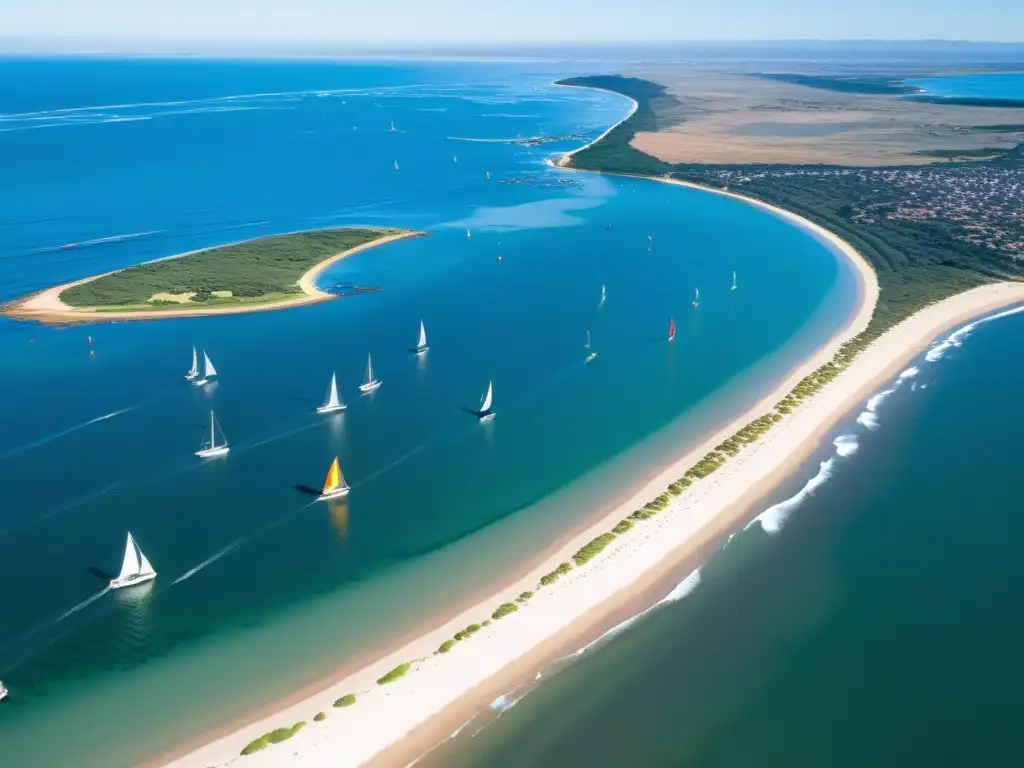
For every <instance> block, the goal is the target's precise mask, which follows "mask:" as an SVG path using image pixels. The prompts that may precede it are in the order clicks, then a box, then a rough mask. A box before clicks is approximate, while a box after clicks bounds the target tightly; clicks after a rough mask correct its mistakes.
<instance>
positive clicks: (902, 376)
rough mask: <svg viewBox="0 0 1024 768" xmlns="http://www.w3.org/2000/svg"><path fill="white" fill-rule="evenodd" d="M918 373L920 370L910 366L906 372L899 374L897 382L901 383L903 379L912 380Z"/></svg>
mask: <svg viewBox="0 0 1024 768" xmlns="http://www.w3.org/2000/svg"><path fill="white" fill-rule="evenodd" d="M920 372H921V369H920V368H918V367H917V366H916V365H915V366H912V367H910V368H907V370H905V371H904V372H903V373H901V374H900V378H899V380H900V381H903V379H910V378H913V377H914V376H917V374H919V373H920Z"/></svg>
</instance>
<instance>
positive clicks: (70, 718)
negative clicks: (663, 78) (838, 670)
mask: <svg viewBox="0 0 1024 768" xmlns="http://www.w3.org/2000/svg"><path fill="white" fill-rule="evenodd" d="M580 66H581V65H579V66H575V67H574V66H572V65H563V64H560V65H554V64H528V63H518V64H516V63H490V64H485V63H468V62H463V63H443V62H442V63H422V62H417V63H403V62H388V63H367V62H360V63H346V62H305V63H290V62H281V61H276V62H271V63H268V62H259V61H242V62H240V61H223V60H221V61H201V60H166V59H163V60H162V59H143V60H103V59H64V60H30V59H20V60H4V61H0V71H2V73H3V75H4V76H3V77H0V209H2V210H3V211H4V216H3V219H2V221H0V299H10V298H13V297H16V296H19V295H22V294H24V293H27V292H30V291H34V290H38V289H40V288H43V287H46V286H48V285H51V284H54V283H59V282H64V281H67V280H72V279H75V278H78V277H82V276H86V275H90V274H94V273H97V272H101V271H104V270H108V269H113V268H117V267H121V266H125V265H129V264H133V263H137V262H140V261H145V260H148V259H152V258H157V257H161V256H167V255H171V254H175V253H181V252H184V251H187V250H190V249H194V248H200V247H205V246H211V245H216V244H219V243H225V242H231V241H235V240H238V239H243V238H247V237H254V236H258V235H265V234H271V233H277V232H287V231H293V230H297V229H307V228H316V227H323V226H337V225H361V224H374V225H386V226H400V227H409V228H415V229H422V230H425V231H427V232H428V233H429V236H428V237H424V238H419V239H415V240H410V241H405V242H401V243H396V244H393V245H389V246H385V247H382V248H380V249H377V250H373V251H370V252H367V253H366V254H363V255H361V256H359V257H356V258H352V259H350V260H346V261H343V262H340V263H339V264H338V265H336V266H335V267H333V268H332V269H331V270H329V271H328V272H327V273H326V274H325V276H324V277H323V280H322V283H323V285H324V286H326V287H330V286H332V285H339V284H350V283H356V284H361V285H379V286H382V288H383V290H382V291H381V292H379V293H375V294H365V295H361V296H358V297H353V298H345V299H340V300H337V301H334V302H329V303H325V304H320V305H316V306H311V307H306V308H303V309H296V310H289V311H284V312H272V313H261V314H253V315H238V316H234V317H219V318H207V319H184V318H182V319H175V320H166V321H158V322H149V323H139V322H125V323H115V324H100V325H95V326H75V327H70V328H46V327H41V326H39V325H36V324H29V323H20V322H12V321H8V320H0V359H3V360H4V376H3V378H2V379H0V398H2V401H3V403H4V407H3V409H2V410H0V487H2V488H3V492H4V497H5V498H4V504H3V506H2V509H0V580H2V583H4V584H6V585H8V586H9V588H7V589H4V590H3V591H2V592H0V617H2V618H0V678H2V679H3V680H4V681H5V682H6V683H7V685H8V686H9V687H10V688H11V691H12V696H11V699H10V700H9V701H8V702H5V704H4V706H3V707H2V712H0V754H3V755H5V756H6V755H13V756H15V758H16V761H15V763H14V764H17V765H18V766H24V767H25V768H31V767H33V766H54V765H65V764H71V762H73V763H74V765H76V766H78V767H79V768H88V767H89V766H103V767H104V768H108V767H109V766H121V765H130V764H133V763H135V762H137V761H139V760H142V759H145V758H147V757H151V756H153V755H154V754H157V753H159V752H161V751H163V750H166V749H168V748H171V747H173V746H174V745H176V744H178V743H180V742H181V741H182V740H185V739H188V738H193V737H195V736H196V735H198V734H201V733H203V732H205V731H207V730H208V729H210V728H213V727H217V726H219V725H223V724H224V723H226V722H230V721H231V720H233V719H235V718H237V717H240V716H243V715H245V714H246V713H247V712H249V711H251V710H252V709H254V708H255V707H258V706H260V705H263V704H265V703H267V702H269V701H272V700H274V699H275V698H278V697H280V696H282V695H284V694H287V693H288V692H290V691H294V690H295V689H297V688H298V687H300V686H302V685H306V684H309V683H311V682H313V681H315V680H318V679H320V678H321V677H323V676H324V675H327V674H330V673H332V672H334V671H335V670H337V669H338V668H339V667H341V666H343V665H345V664H346V663H352V660H353V659H358V658H363V657H364V656H365V654H366V653H368V652H371V651H372V649H374V648H379V647H380V645H381V644H382V643H384V642H386V639H387V638H389V637H394V636H396V635H398V634H401V633H408V632H410V631H413V630H414V629H416V628H418V627H420V626H422V625H423V624H424V623H425V622H431V621H440V620H442V619H443V618H444V617H445V614H446V611H451V610H452V609H453V607H454V606H455V605H457V604H459V603H460V602H464V601H466V600H468V599H470V598H471V597H473V596H475V595H478V594H479V593H480V590H483V589H486V588H487V586H488V585H489V584H492V583H494V582H495V581H496V580H498V579H500V577H501V575H502V573H503V572H505V571H506V570H507V569H509V568H511V567H513V566H515V565H516V564H520V563H522V562H523V561H524V560H526V559H527V558H529V557H530V556H531V555H532V554H533V553H535V552H537V551H538V550H540V549H541V548H543V547H544V546H546V545H547V544H549V543H550V542H551V540H552V539H553V538H557V536H558V535H559V534H560V533H561V532H563V531H565V530H567V529H569V528H572V527H574V526H578V525H579V524H581V523H582V522H583V521H585V520H587V519H588V518H589V517H590V516H592V515H593V514H595V513H596V512H599V511H600V510H601V509H603V508H606V507H608V506H609V505H611V504H612V503H613V502H614V501H615V499H616V498H618V497H619V496H621V495H622V494H623V493H624V492H625V491H626V489H628V488H629V487H630V486H631V485H633V484H634V483H636V482H637V481H638V480H639V479H640V478H642V477H644V476H646V474H647V473H649V472H651V471H652V470H653V469H656V468H657V467H658V466H660V465H661V464H664V463H667V462H668V460H669V459H670V458H671V455H672V454H673V453H676V452H678V451H680V450H682V449H683V448H684V447H685V446H687V445H688V444H690V443H692V442H694V441H696V440H697V439H698V438H699V437H700V436H701V435H702V434H704V433H705V432H706V430H707V429H708V428H709V427H710V426H712V425H714V424H717V423H720V422H721V421H722V420H724V419H725V418H726V417H727V416H728V415H730V414H732V413H735V412H737V411H738V410H739V409H741V408H742V407H743V406H744V405H746V404H749V403H750V402H752V401H753V400H755V399H757V398H758V396H759V395H760V394H762V393H763V392H764V391H765V390H766V389H767V388H768V387H769V385H770V383H771V381H772V380H774V379H775V378H777V377H778V375H779V374H781V373H782V372H784V371H786V370H788V369H789V368H790V367H792V365H794V364H795V363H796V362H797V361H798V360H799V359H801V358H802V357H803V356H805V355H806V353H807V352H808V351H809V350H810V349H812V348H814V347H816V346H817V345H819V344H820V343H821V342H822V341H823V340H824V339H826V338H827V337H828V336H829V335H830V334H831V333H832V332H833V331H834V330H835V329H836V328H837V327H838V326H839V325H840V324H841V323H842V322H843V320H844V319H845V318H846V317H847V315H848V313H849V311H850V309H851V307H852V305H853V301H854V295H855V287H854V282H853V277H852V275H851V273H850V271H849V268H848V267H847V266H845V265H844V264H842V263H840V262H838V261H837V259H836V258H835V257H834V255H833V254H832V253H831V252H830V251H828V250H827V249H826V248H825V247H824V246H823V245H822V244H821V243H819V242H818V241H816V240H815V239H814V238H813V237H811V236H809V235H807V234H806V233H804V232H801V231H799V230H796V229H794V228H793V227H792V226H791V225H789V224H788V223H786V222H784V221H782V220H780V219H777V218H775V217H774V216H772V215H770V214H768V213H765V212H763V211H759V210H756V209H754V208H752V207H749V206H746V205H744V204H742V203H739V202H737V201H733V200H728V199H724V198H721V197H718V196H713V195H708V194H706V193H700V192H696V191H693V190H686V189H681V188H674V187H668V186H666V185H661V184H657V183H654V182H645V181H639V180H627V179H615V178H605V177H598V176H592V175H583V174H573V173H568V172H561V171H556V170H553V169H551V168H549V167H548V166H547V165H546V164H545V159H546V158H547V157H549V156H550V155H551V154H552V153H554V152H557V151H560V150H561V151H564V150H566V149H570V148H573V147H576V146H579V145H581V144H582V143H583V142H584V141H587V140H590V139H592V138H594V137H596V136H597V135H599V134H600V133H601V132H602V131H603V130H605V129H606V128H607V127H608V126H609V125H611V124H613V123H614V122H615V121H617V120H619V119H621V118H622V117H623V116H624V115H625V114H626V113H627V111H628V108H629V104H628V103H627V102H626V101H625V100H623V99H621V98H618V97H614V96H611V95H608V94H603V93H596V92H589V91H583V90H576V89H566V88H558V87H553V86H551V85H550V82H551V81H552V80H553V79H555V78H557V77H562V76H566V75H572V74H578V73H582V72H588V73H589V72H593V71H594V67H595V64H594V63H588V64H586V68H585V69H581V68H580ZM392 123H394V126H395V129H396V130H394V131H392V130H390V128H391V124H392ZM566 135H579V136H581V137H582V138H578V139H573V140H567V141H563V142H559V143H555V144H548V145H544V146H542V147H536V148H526V147H521V146H518V145H513V144H509V143H507V142H505V143H502V142H495V141H493V140H495V139H514V138H516V137H517V136H523V137H529V136H566ZM466 139H487V140H491V141H467V140H466ZM396 161H397V162H398V163H399V170H397V171H396V170H395V169H394V164H395V162H396ZM488 172H489V173H490V174H491V179H490V180H488V179H487V173H488ZM510 180H518V181H524V180H525V182H526V183H515V184H512V183H503V182H508V181H510ZM609 225H612V226H611V228H609ZM467 229H468V230H470V231H471V233H472V237H468V238H467V237H466V231H467ZM648 237H650V238H651V239H650V241H649V240H648ZM649 243H650V244H649ZM72 244H73V245H75V246H76V247H73V248H62V247H61V246H67V245H72ZM499 256H501V257H502V258H501V261H499V260H498V257H499ZM732 270H736V271H737V272H738V275H739V283H740V288H739V290H737V291H730V289H729V286H730V282H731V273H732ZM602 284H604V285H606V286H607V289H608V298H607V301H606V302H605V303H604V304H603V305H601V304H599V297H600V291H601V285H602ZM694 287H700V289H701V305H700V308H699V310H697V311H694V310H693V309H692V308H691V306H690V301H691V298H692V292H693V288H694ZM673 316H674V317H675V319H676V321H677V324H678V336H677V339H676V341H675V343H674V344H673V345H671V346H669V345H668V344H667V343H666V341H665V335H666V331H667V326H668V322H669V318H670V317H673ZM421 318H422V319H423V320H424V322H425V323H426V327H427V331H428V334H429V339H430V344H431V350H430V352H429V353H428V354H427V355H426V356H425V357H421V358H415V357H413V356H411V355H409V354H408V352H407V349H408V347H409V346H411V345H412V344H413V342H414V341H415V336H416V332H417V328H418V323H419V321H420V319H421ZM587 330H590V331H591V333H592V338H593V344H594V348H595V350H596V351H597V352H598V357H597V359H596V360H594V361H593V362H591V363H589V364H587V363H585V362H584V361H585V352H584V349H583V343H584V339H585V334H586V331H587ZM193 343H194V344H197V345H198V346H200V347H201V348H203V349H206V350H207V351H208V352H209V354H210V356H211V357H212V358H213V359H214V361H215V362H216V364H217V367H218V370H219V371H220V374H221V379H220V381H219V382H218V383H217V384H215V385H213V386H211V387H209V388H206V389H204V390H197V389H196V388H193V387H190V386H188V384H187V383H186V382H184V380H183V378H182V376H183V374H184V372H185V369H186V368H187V367H188V363H189V353H190V348H191V345H192V344H193ZM368 352H372V353H373V355H374V362H375V368H376V369H377V372H378V374H379V376H380V378H382V379H383V381H384V384H383V386H382V388H381V389H380V390H378V391H377V392H376V393H375V394H374V395H373V396H370V397H357V392H358V391H357V384H358V383H359V381H360V379H361V376H362V372H363V366H364V364H365V358H366V354H367V353H368ZM332 371H337V374H338V380H339V384H340V387H341V391H342V396H343V397H344V398H345V399H346V400H347V401H348V402H349V403H350V406H349V408H348V410H347V411H346V412H345V413H344V414H343V415H340V416H334V417H329V418H325V417H318V416H316V415H315V414H314V413H313V412H312V409H313V408H314V407H315V406H316V405H317V404H319V402H320V400H321V398H322V396H323V393H324V390H325V389H326V387H327V384H328V381H329V378H330V375H331V372H332ZM491 380H493V381H494V387H495V407H496V410H497V417H496V418H495V419H494V420H493V422H490V423H489V424H488V425H486V426H481V425H479V424H477V423H476V421H475V420H474V419H473V418H472V417H470V416H468V415H467V414H466V413H465V412H464V411H463V410H462V409H463V407H466V406H474V405H475V404H476V403H477V402H478V401H479V397H480V395H481V393H482V392H483V390H484V389H485V388H486V386H487V382H488V381H491ZM211 407H212V408H215V409H216V411H217V416H218V419H219V421H220V423H221V424H222V426H223V428H224V430H225V432H226V434H227V437H228V439H229V440H230V442H231V445H232V451H231V453H230V455H229V456H228V457H227V458H226V459H224V460H221V461H216V462H209V463H203V462H201V461H199V460H197V459H196V458H195V457H194V456H193V455H192V452H193V451H194V450H195V449H196V447H197V446H198V444H199V441H200V439H201V437H202V433H203V425H204V422H205V419H206V415H207V413H208V410H209V409H210V408H211ZM335 455H338V456H340V459H341V464H342V467H343V469H344V471H345V474H346V477H347V479H348V480H349V482H350V483H351V485H352V493H351V494H350V496H349V497H348V499H347V500H346V502H344V503H342V504H338V505H332V506H328V505H325V504H314V503H311V502H310V500H309V496H308V495H306V494H304V493H303V492H302V490H301V488H302V487H303V486H312V487H317V486H318V484H319V483H321V482H322V479H323V476H324V474H325V473H326V470H327V467H328V465H329V464H330V461H331V459H332V458H333V457H334V456H335ZM127 530H131V531H132V532H133V533H134V534H135V536H136V538H137V539H138V541H139V543H140V545H141V546H142V548H143V549H144V550H145V552H146V554H147V555H148V556H149V558H150V559H151V560H152V562H153V564H154V566H155V568H156V570H157V571H158V572H159V574H160V575H159V577H158V578H157V580H156V581H155V583H154V584H153V585H152V586H151V587H150V588H148V589H144V590H136V591H135V592H134V593H133V592H132V591H121V592H118V593H113V594H111V593H106V594H104V593H103V592H102V590H103V587H104V585H105V579H106V576H105V574H110V573H111V572H116V570H117V569H118V567H119V564H120V559H121V556H122V552H123V546H124V536H125V532H126V531H127ZM140 701H145V702H146V706H145V707H140V706H137V704H138V702H140ZM197 702H202V705H201V706H199V705H197ZM111 712H117V717H110V716H109V714H110V713H111ZM55 724H58V725H59V728H60V733H61V734H62V738H61V739H59V740H56V739H53V738H51V736H52V734H53V732H54V731H53V728H54V727H55ZM125 733H131V734H132V737H131V739H126V738H124V734H125Z"/></svg>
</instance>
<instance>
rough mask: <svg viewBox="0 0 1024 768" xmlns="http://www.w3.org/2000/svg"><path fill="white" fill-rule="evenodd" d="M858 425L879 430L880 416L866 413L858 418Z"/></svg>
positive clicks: (869, 412)
mask: <svg viewBox="0 0 1024 768" xmlns="http://www.w3.org/2000/svg"><path fill="white" fill-rule="evenodd" d="M857 423H858V424H860V425H861V426H862V427H865V428H867V429H877V428H878V416H876V415H875V414H873V413H871V411H864V412H863V413H861V415H860V416H858V417H857Z"/></svg>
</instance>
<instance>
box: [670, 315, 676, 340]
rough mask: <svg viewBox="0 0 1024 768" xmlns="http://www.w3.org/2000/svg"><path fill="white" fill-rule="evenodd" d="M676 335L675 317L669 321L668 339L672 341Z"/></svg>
mask: <svg viewBox="0 0 1024 768" xmlns="http://www.w3.org/2000/svg"><path fill="white" fill-rule="evenodd" d="M675 337H676V319H675V318H674V317H673V318H672V319H671V320H669V323H668V340H669V341H672V339H674V338H675Z"/></svg>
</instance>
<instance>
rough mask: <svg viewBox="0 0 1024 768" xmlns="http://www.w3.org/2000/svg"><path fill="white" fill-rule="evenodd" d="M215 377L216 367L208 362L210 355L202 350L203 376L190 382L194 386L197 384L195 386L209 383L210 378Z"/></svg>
mask: <svg viewBox="0 0 1024 768" xmlns="http://www.w3.org/2000/svg"><path fill="white" fill-rule="evenodd" d="M197 375H198V374H197ZM215 378H217V369H216V368H214V367H213V363H212V362H210V356H209V355H208V354H206V351H205V350H204V351H203V378H201V379H195V380H194V381H193V382H192V383H193V384H194V385H195V386H197V387H201V386H203V385H204V384H209V383H210V379H215Z"/></svg>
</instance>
